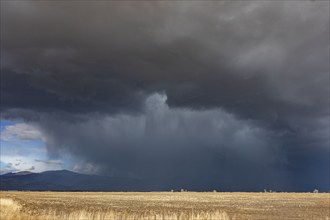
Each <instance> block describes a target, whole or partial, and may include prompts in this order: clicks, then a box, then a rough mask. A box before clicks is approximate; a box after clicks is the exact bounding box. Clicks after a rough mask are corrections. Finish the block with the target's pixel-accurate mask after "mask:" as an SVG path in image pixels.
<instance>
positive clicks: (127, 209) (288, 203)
mask: <svg viewBox="0 0 330 220" xmlns="http://www.w3.org/2000/svg"><path fill="white" fill-rule="evenodd" d="M0 193H1V209H0V210H1V211H0V214H1V215H0V219H1V220H5V219H6V220H7V219H15V220H16V219H17V220H32V219H33V220H49V219H72V220H73V219H74V220H79V219H80V220H83V219H217V220H218V219H219V220H221V219H225V220H227V219H281V220H284V219H330V218H329V217H330V194H329V193H215V192H205V193H197V192H174V193H171V192H148V193H142V192H141V193H140V192H128V193H126V192H122V193H120V192H116V193H112V192H5V191H2V192H0Z"/></svg>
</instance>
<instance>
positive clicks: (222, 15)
mask: <svg viewBox="0 0 330 220" xmlns="http://www.w3.org/2000/svg"><path fill="white" fill-rule="evenodd" d="M329 50H330V47H329V2H328V1H301V2H299V1H232V2H230V1H207V2H202V1H200V2H199V1H191V2H190V1H178V2H175V1H170V2H166V1H157V2H152V1H125V2H118V1H94V2H92V1H68V2H64V1H45V2H43V1H1V106H0V107H1V157H0V166H1V173H5V172H9V171H19V170H31V171H33V170H34V171H35V172H40V171H44V170H50V169H69V170H73V171H76V172H81V173H97V174H103V175H112V176H123V177H132V178H133V177H134V178H143V179H150V181H151V182H152V181H155V183H156V182H157V184H159V181H161V183H162V184H163V185H164V186H173V185H175V186H178V187H180V186H185V187H186V188H190V189H195V190H208V189H212V188H214V187H220V188H223V189H225V190H243V191H244V190H245V191H246V190H262V189H264V188H272V189H274V190H293V191H299V190H313V189H314V188H319V189H321V190H329V157H330V156H329V153H330V151H329V100H330V97H329V82H330V81H329V58H330V57H329Z"/></svg>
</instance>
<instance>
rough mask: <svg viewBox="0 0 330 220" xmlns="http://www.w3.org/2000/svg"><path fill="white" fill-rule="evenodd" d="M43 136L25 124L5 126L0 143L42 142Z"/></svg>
mask: <svg viewBox="0 0 330 220" xmlns="http://www.w3.org/2000/svg"><path fill="white" fill-rule="evenodd" d="M42 139H43V135H42V134H41V132H40V131H39V130H38V129H37V128H36V127H34V126H32V125H29V124H26V123H18V124H14V125H8V126H5V127H4V129H3V131H1V135H0V140H1V141H15V140H42Z"/></svg>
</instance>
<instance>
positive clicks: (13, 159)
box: [0, 155, 63, 174]
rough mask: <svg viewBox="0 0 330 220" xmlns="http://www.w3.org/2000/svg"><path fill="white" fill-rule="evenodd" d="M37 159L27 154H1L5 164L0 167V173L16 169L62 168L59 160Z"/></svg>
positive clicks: (39, 170) (40, 169) (35, 170)
mask: <svg viewBox="0 0 330 220" xmlns="http://www.w3.org/2000/svg"><path fill="white" fill-rule="evenodd" d="M17 161H19V163H17ZM39 161H40V160H39ZM39 161H38V160H36V159H33V158H31V157H28V156H18V155H17V156H10V155H1V162H3V163H4V164H6V165H7V166H4V167H1V169H0V174H4V173H8V172H16V171H33V172H43V171H47V170H60V169H63V163H62V162H61V161H57V163H40V162H39ZM42 161H45V160H42ZM8 164H10V166H8Z"/></svg>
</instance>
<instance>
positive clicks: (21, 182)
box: [0, 170, 148, 191]
mask: <svg viewBox="0 0 330 220" xmlns="http://www.w3.org/2000/svg"><path fill="white" fill-rule="evenodd" d="M147 189H148V184H145V183H143V182H142V181H141V180H139V179H133V178H118V177H109V176H98V175H86V174H79V173H75V172H72V171H68V170H57V171H46V172H42V173H32V172H28V171H23V172H17V173H7V174H4V175H0V190H31V191H34V190H35V191H48V190H51V191H147Z"/></svg>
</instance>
